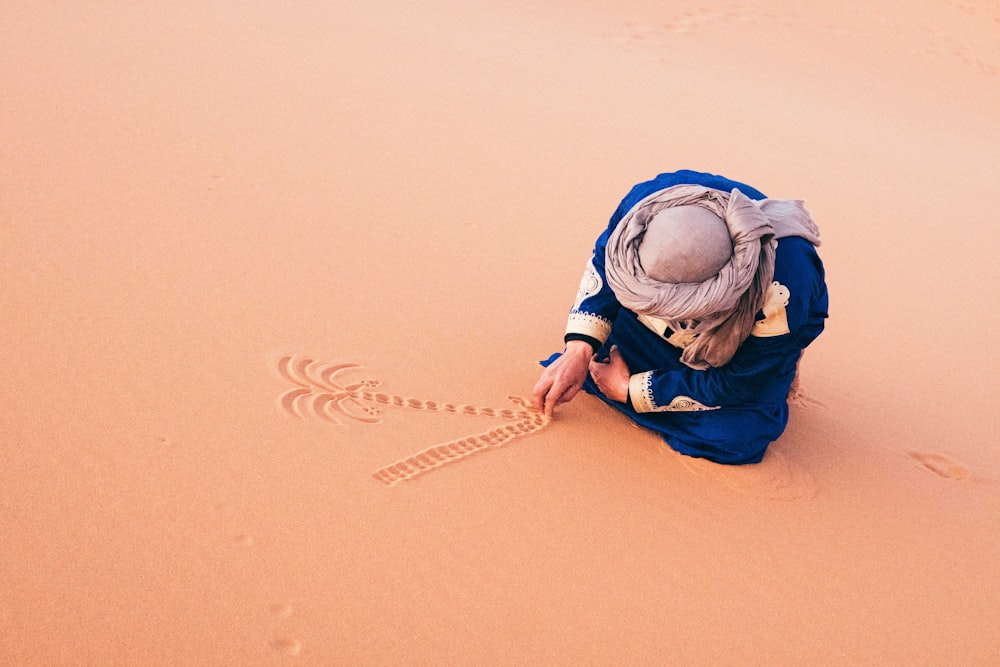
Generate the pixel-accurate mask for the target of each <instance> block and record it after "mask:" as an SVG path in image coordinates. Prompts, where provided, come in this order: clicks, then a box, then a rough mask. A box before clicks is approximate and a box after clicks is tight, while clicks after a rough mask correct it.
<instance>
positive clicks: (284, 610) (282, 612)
mask: <svg viewBox="0 0 1000 667" xmlns="http://www.w3.org/2000/svg"><path fill="white" fill-rule="evenodd" d="M271 613H272V614H274V615H275V616H277V617H278V618H288V617H289V616H291V615H292V605H290V604H288V603H287V602H275V603H274V604H272V605H271Z"/></svg>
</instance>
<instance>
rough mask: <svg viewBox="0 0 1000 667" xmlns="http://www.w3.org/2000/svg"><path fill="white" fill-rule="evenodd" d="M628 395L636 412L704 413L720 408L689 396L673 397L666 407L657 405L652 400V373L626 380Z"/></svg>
mask: <svg viewBox="0 0 1000 667" xmlns="http://www.w3.org/2000/svg"><path fill="white" fill-rule="evenodd" d="M628 395H629V399H630V400H631V401H632V407H633V408H634V409H635V411H636V412H704V411H706V410H718V409H719V407H720V406H718V405H716V406H708V405H704V404H703V403H699V402H698V401H696V400H694V399H693V398H691V397H690V396H674V397H673V398H672V399H671V400H670V403H669V404H668V405H657V404H656V400H655V399H654V398H653V371H646V372H645V373H636V374H635V375H633V376H632V377H630V378H629V379H628Z"/></svg>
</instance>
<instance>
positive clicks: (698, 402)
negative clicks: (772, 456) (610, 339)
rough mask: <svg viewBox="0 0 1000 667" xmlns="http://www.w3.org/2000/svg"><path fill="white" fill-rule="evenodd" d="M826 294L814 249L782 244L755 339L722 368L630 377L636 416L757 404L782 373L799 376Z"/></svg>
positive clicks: (819, 324) (753, 334) (824, 308)
mask: <svg viewBox="0 0 1000 667" xmlns="http://www.w3.org/2000/svg"><path fill="white" fill-rule="evenodd" d="M827 307H828V303H827V292H826V283H825V281H824V277H823V268H822V264H821V262H820V261H819V257H818V255H817V254H816V252H815V249H813V247H812V246H811V244H809V243H808V242H806V241H804V240H802V239H784V240H782V241H780V242H779V245H778V257H777V259H776V262H775V274H774V282H773V283H772V285H771V287H770V288H769V289H768V296H767V301H766V303H765V305H764V310H763V311H762V312H760V313H758V316H757V318H758V319H757V323H756V324H755V325H754V328H753V330H752V331H751V333H750V337H749V338H747V340H746V341H744V343H743V344H742V345H741V346H740V348H739V349H738V350H737V351H736V354H735V355H734V356H733V358H732V359H731V360H730V362H729V363H728V364H726V365H725V366H723V367H721V368H709V369H707V370H694V369H690V368H682V369H679V370H677V369H674V370H650V371H644V372H639V373H635V374H632V375H631V376H630V377H629V391H628V396H629V400H630V402H631V404H632V407H633V408H634V409H635V410H636V411H637V412H664V411H685V412H690V411H700V410H712V409H717V408H723V407H731V406H735V405H740V404H745V403H748V402H754V401H757V400H759V399H760V397H761V393H762V392H763V391H764V390H765V388H766V387H767V385H768V384H769V383H770V382H771V381H772V380H773V379H774V377H775V375H776V374H778V373H780V372H794V367H795V362H796V361H797V360H798V358H799V355H800V354H801V351H802V349H803V348H804V347H805V346H806V345H808V344H809V342H811V341H812V340H813V339H814V338H815V337H816V336H818V335H819V333H820V332H821V331H822V329H823V320H824V318H825V317H826V316H827Z"/></svg>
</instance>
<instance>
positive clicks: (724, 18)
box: [0, 0, 1000, 666]
mask: <svg viewBox="0 0 1000 667" xmlns="http://www.w3.org/2000/svg"><path fill="white" fill-rule="evenodd" d="M606 4H607V3H599V2H590V1H586V2H568V0H558V1H555V2H546V3H529V2H514V3H509V2H499V1H492V0H487V1H485V2H479V3H464V2H444V1H441V0H430V1H428V2H421V3H408V2H396V1H392V0H388V1H382V0H380V1H379V2H373V3H347V2H339V3H338V2H334V3H319V2H315V3H314V2H301V3H259V2H247V3H233V4H222V3H220V4H215V3H208V4H206V3H193V2H181V3H154V2H135V3H84V2H46V3H35V2H7V3H4V6H3V9H2V10H0V312H2V314H3V324H2V326H0V347H2V349H3V356H2V377H3V382H2V384H0V406H2V407H0V457H2V458H0V461H2V464H0V536H2V539H0V664H3V665H18V666H22V665H46V666H47V665H284V664H303V665H521V664H524V665H582V664H595V665H997V664H1000V633H998V628H1000V567H998V565H997V564H998V563H1000V437H998V433H1000V419H998V414H1000V411H998V409H997V406H998V404H1000V400H998V399H1000V384H998V377H1000V353H998V351H997V346H996V332H997V329H998V326H1000V307H998V306H1000V299H998V297H997V288H996V285H997V284H998V282H1000V262H998V261H997V256H998V254H1000V224H997V223H998V219H1000V218H998V214H997V205H996V201H997V198H998V195H1000V179H998V176H997V164H998V157H1000V3H998V2H996V1H995V0H982V1H980V2H974V1H972V0H964V1H962V0H912V1H910V2H903V1H901V0H895V1H891V0H883V1H879V2H857V1H854V2H847V3H839V4H837V3H800V2H792V1H791V0H781V1H778V2H775V1H770V2H763V1H759V0H746V1H736V0H722V1H720V2H713V3H702V4H697V3H695V4H692V3H684V2H679V1H671V2H651V1H650V0H623V1H621V2H617V3H613V5H614V6H613V7H608V6H606ZM681 168H689V169H699V170H704V171H711V172H715V173H721V174H725V175H726V176H729V177H731V178H735V179H738V180H742V181H745V182H747V183H750V184H752V185H754V186H756V187H758V188H760V189H761V190H763V191H764V192H766V193H768V194H769V195H771V196H774V197H783V198H796V199H804V200H806V202H807V205H808V207H809V208H810V210H811V211H812V212H813V215H814V217H815V219H816V220H817V222H818V223H819V225H820V228H821V230H822V233H823V238H824V245H823V247H822V248H821V254H822V257H823V259H824V262H825V264H826V269H827V277H828V284H829V288H830V294H831V318H830V320H829V322H828V326H827V330H826V332H825V333H824V334H823V336H821V337H820V338H819V339H818V341H817V342H816V343H815V344H814V345H813V346H812V347H811V348H810V349H809V351H808V352H807V354H806V356H805V358H804V361H803V363H802V389H803V393H802V395H800V396H797V397H796V400H795V401H794V403H793V406H792V417H791V423H790V425H789V428H788V430H787V431H786V433H785V434H784V435H783V436H782V437H781V439H779V440H778V441H777V442H775V443H774V444H773V445H772V446H771V448H770V449H769V451H768V455H767V456H766V458H765V460H764V462H763V463H761V464H759V465H756V466H746V467H737V468H732V467H729V468H727V467H722V466H717V465H714V464H710V463H706V462H704V461H699V460H694V459H689V458H686V457H683V456H681V455H679V454H676V453H675V452H673V451H672V450H670V449H669V448H667V447H666V446H665V445H664V444H663V443H662V442H661V441H660V440H659V438H658V437H656V436H655V435H653V434H651V433H649V432H646V431H643V430H640V429H638V428H635V427H633V426H632V425H631V423H630V422H629V421H628V420H627V419H625V418H624V417H622V416H620V415H618V414H617V413H615V412H614V411H612V410H611V409H609V408H607V407H606V406H604V405H603V404H601V403H600V402H599V401H597V400H596V399H594V398H593V397H591V396H586V395H581V396H580V397H579V398H577V399H576V400H575V401H573V402H572V403H571V404H569V405H566V406H564V407H563V408H562V409H561V410H559V411H558V412H557V414H556V415H555V417H554V418H553V419H552V420H551V422H548V423H544V422H541V421H540V420H538V419H536V415H534V414H533V413H531V412H530V411H528V410H526V409H525V408H524V406H523V405H521V404H519V403H518V402H517V398H518V397H526V396H529V395H530V390H531V387H532V385H533V384H534V382H535V380H536V378H537V376H538V374H539V373H540V367H539V366H538V364H537V361H538V360H539V359H542V358H544V357H547V356H548V355H549V354H550V353H551V352H553V351H557V350H559V349H561V345H562V342H561V339H562V331H563V327H564V324H565V318H566V314H567V311H568V309H569V306H570V305H571V304H572V301H573V297H574V295H575V293H576V289H577V283H578V281H579V277H580V274H581V271H582V269H583V266H584V263H585V261H586V259H587V256H588V254H589V252H590V250H591V247H592V243H593V240H594V238H595V237H596V235H597V234H598V233H599V232H600V231H601V229H602V228H603V227H604V226H605V225H606V223H607V219H608V216H609V215H610V214H611V212H612V211H613V210H614V208H615V206H617V203H618V201H619V200H620V198H621V197H622V196H623V195H624V194H625V192H626V191H627V190H628V188H629V187H631V185H632V184H634V183H637V182H639V181H643V180H646V179H649V178H651V177H652V176H654V175H656V174H657V173H660V172H663V171H671V170H675V169H681ZM511 396H512V397H515V398H514V400H512V399H510V398H508V397H511ZM508 427H509V428H508ZM456 443H457V444H456ZM435 447H437V449H435ZM428 449H430V451H429V452H426V453H425V454H423V455H421V456H416V455H417V454H418V453H419V452H421V451H425V450H428ZM407 459H409V463H405V461H406V460H407ZM446 459H450V460H447V461H446ZM399 461H404V463H403V465H402V466H399V465H397V466H395V467H392V466H393V464H394V463H396V462H399ZM442 462H447V464H446V465H439V464H441V463H442Z"/></svg>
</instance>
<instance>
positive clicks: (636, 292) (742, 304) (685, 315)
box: [605, 185, 819, 369]
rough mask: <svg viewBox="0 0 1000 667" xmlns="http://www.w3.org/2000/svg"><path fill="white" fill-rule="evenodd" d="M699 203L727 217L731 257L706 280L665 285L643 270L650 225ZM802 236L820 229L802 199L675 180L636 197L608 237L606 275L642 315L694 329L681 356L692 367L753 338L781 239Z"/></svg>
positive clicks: (712, 362) (712, 363)
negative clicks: (749, 193) (644, 244)
mask: <svg viewBox="0 0 1000 667" xmlns="http://www.w3.org/2000/svg"><path fill="white" fill-rule="evenodd" d="M674 206H701V207H703V208H706V209H708V210H709V211H710V212H712V213H714V214H715V215H717V216H718V217H719V218H721V219H722V220H724V221H725V224H726V227H727V228H728V229H729V237H730V239H731V240H732V256H731V257H730V258H729V261H728V262H726V263H725V265H724V266H723V267H722V268H721V269H720V270H719V271H718V273H717V274H715V275H714V276H712V277H710V278H708V279H707V280H704V281H702V282H693V283H680V282H661V281H658V280H656V279H654V278H652V277H650V276H648V275H647V274H646V272H645V271H644V270H643V266H642V262H641V261H640V258H639V246H640V245H641V243H642V240H643V237H644V235H645V232H646V228H647V226H648V225H649V224H650V222H651V221H652V220H653V218H654V217H656V215H657V214H658V213H660V212H661V211H662V210H664V209H666V208H669V207H674ZM786 236H801V237H803V238H805V239H806V240H808V241H810V242H811V243H813V244H814V245H819V228H818V227H817V226H816V223H815V222H813V220H812V217H811V216H810V215H809V212H808V211H807V210H806V209H805V205H804V204H803V202H801V201H797V200H777V199H764V200H760V201H755V200H752V199H750V198H749V197H747V196H746V195H744V194H743V193H742V192H740V191H739V190H736V189H734V190H733V191H732V192H728V193H727V192H723V191H721V190H715V189H712V188H706V187H704V186H698V185H675V186H673V187H670V188H666V189H664V190H659V191H657V192H654V193H653V194H651V195H649V196H648V197H646V198H645V199H642V200H641V201H639V202H638V203H637V204H636V205H635V206H633V207H632V209H631V210H629V212H628V213H626V214H625V216H624V217H623V218H622V219H621V221H620V222H619V223H618V225H617V227H615V229H614V230H613V231H612V233H611V235H610V236H609V238H608V243H607V249H606V254H605V275H606V276H607V279H608V284H609V285H610V286H611V289H612V290H613V291H614V293H615V296H616V297H618V301H619V302H620V303H621V304H622V305H623V306H625V307H626V308H628V309H629V310H632V311H634V312H636V313H638V314H640V315H648V316H650V317H655V318H657V319H661V320H664V321H666V322H667V324H668V326H670V327H671V328H672V329H674V330H675V331H681V330H683V331H685V332H686V333H689V334H693V335H694V338H693V340H692V341H691V343H690V344H689V345H688V346H687V347H686V348H685V349H684V352H683V354H682V355H681V361H682V362H683V363H684V364H686V365H687V366H689V367H691V368H696V369H705V368H709V367H715V368H718V367H720V366H724V365H725V364H727V363H729V361H730V360H731V359H732V358H733V355H734V354H735V353H736V349H737V348H738V347H739V346H740V345H741V344H742V343H743V341H744V340H746V338H747V336H749V335H750V330H751V329H752V328H753V324H754V316H755V315H756V313H757V311H759V310H760V309H761V307H762V306H763V305H764V298H765V296H766V292H767V287H768V285H770V284H771V280H772V279H773V277H774V252H775V248H776V247H777V242H776V239H779V238H784V237H786Z"/></svg>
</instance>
